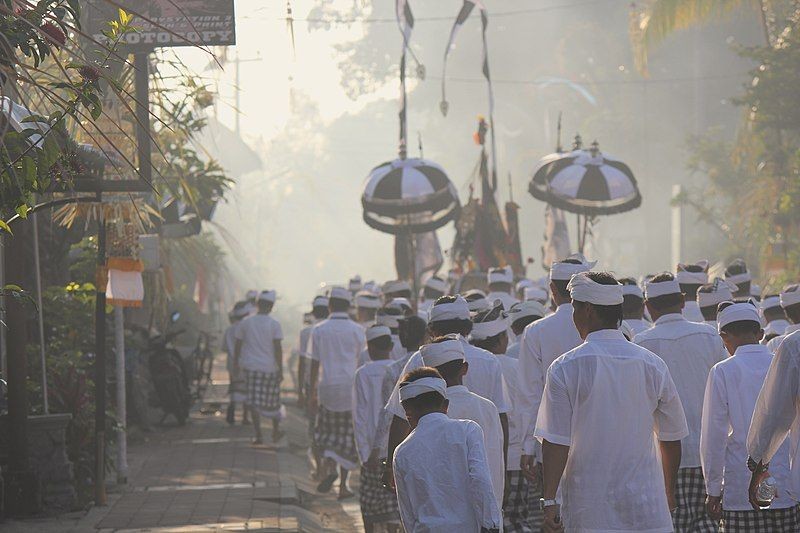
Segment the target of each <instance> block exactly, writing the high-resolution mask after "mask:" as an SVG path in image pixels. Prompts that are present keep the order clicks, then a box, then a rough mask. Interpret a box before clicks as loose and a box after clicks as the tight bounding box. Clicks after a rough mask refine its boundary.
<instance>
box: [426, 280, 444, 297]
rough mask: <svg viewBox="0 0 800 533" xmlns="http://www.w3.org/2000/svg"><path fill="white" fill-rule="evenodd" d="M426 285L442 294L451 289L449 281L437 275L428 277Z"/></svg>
mask: <svg viewBox="0 0 800 533" xmlns="http://www.w3.org/2000/svg"><path fill="white" fill-rule="evenodd" d="M425 286H426V287H427V288H429V289H432V290H434V291H437V292H440V293H442V294H447V291H449V290H450V287H449V286H448V284H447V282H446V281H445V280H443V279H441V278H437V277H436V276H433V277H430V278H428V279H427V281H425Z"/></svg>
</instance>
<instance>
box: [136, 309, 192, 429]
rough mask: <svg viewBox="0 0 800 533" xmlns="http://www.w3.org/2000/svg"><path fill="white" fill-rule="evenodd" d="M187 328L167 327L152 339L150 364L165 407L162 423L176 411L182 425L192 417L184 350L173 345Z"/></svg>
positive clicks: (161, 402)
mask: <svg viewBox="0 0 800 533" xmlns="http://www.w3.org/2000/svg"><path fill="white" fill-rule="evenodd" d="M179 318H180V313H178V312H175V313H173V314H172V316H171V317H170V322H171V323H172V324H174V323H175V322H177V321H178V319H179ZM184 331H185V330H183V329H179V330H175V331H169V330H168V331H167V332H165V333H164V334H163V335H157V336H155V337H152V338H151V339H150V340H149V342H148V348H147V351H148V353H149V357H148V360H147V361H148V366H149V369H150V377H151V379H152V380H153V385H154V387H155V389H156V395H157V396H158V401H159V407H161V409H162V410H163V411H164V416H163V417H162V418H161V422H160V423H162V424H163V423H164V420H166V418H167V416H169V415H172V416H174V417H175V419H176V420H177V421H178V425H181V426H182V425H184V424H185V423H186V419H187V418H189V408H190V407H191V404H192V395H191V391H190V383H189V382H190V380H189V374H188V373H187V372H186V367H185V365H184V362H183V358H182V357H181V354H180V353H179V352H178V350H176V349H175V348H174V347H173V346H172V341H173V340H174V339H175V338H176V337H178V335H180V334H181V333H183V332H184Z"/></svg>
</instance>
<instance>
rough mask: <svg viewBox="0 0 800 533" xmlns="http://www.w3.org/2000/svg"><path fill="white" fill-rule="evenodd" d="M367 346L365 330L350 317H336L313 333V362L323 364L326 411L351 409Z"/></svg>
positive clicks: (322, 398)
mask: <svg viewBox="0 0 800 533" xmlns="http://www.w3.org/2000/svg"><path fill="white" fill-rule="evenodd" d="M365 343H366V337H365V336H364V328H362V327H361V326H359V325H358V324H356V323H355V322H353V321H352V320H350V317H349V316H347V313H332V314H331V316H330V317H328V319H327V320H323V321H322V322H320V323H319V324H317V325H316V326H314V329H313V330H311V359H313V360H315V361H319V384H316V386H317V392H318V394H319V403H320V404H321V405H322V406H323V407H324V408H325V409H327V410H329V411H336V412H343V411H349V410H350V409H351V403H352V394H353V393H352V390H353V382H354V380H355V375H356V367H357V364H358V355H359V352H360V351H361V349H362V348H363V346H364V344H365ZM311 386H312V387H313V386H315V384H314V383H312V384H311Z"/></svg>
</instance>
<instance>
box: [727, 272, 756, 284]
mask: <svg viewBox="0 0 800 533" xmlns="http://www.w3.org/2000/svg"><path fill="white" fill-rule="evenodd" d="M752 279H753V276H751V275H750V272H742V273H741V274H732V275H727V274H726V275H725V281H730V282H731V283H735V284H736V285H739V284H740V283H746V282H748V281H751V280H752Z"/></svg>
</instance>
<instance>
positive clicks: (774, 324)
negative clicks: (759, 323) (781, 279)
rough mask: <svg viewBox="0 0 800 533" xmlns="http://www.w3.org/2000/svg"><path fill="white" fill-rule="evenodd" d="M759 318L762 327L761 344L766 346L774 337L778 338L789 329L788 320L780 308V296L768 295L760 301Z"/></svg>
mask: <svg viewBox="0 0 800 533" xmlns="http://www.w3.org/2000/svg"><path fill="white" fill-rule="evenodd" d="M761 318H762V319H763V321H764V323H765V324H766V326H764V339H763V340H762V341H761V342H762V344H767V343H768V342H769V341H771V340H772V339H774V338H775V337H779V336H780V335H783V334H784V333H785V332H786V328H787V327H789V320H788V319H787V318H786V313H785V312H784V310H783V307H781V296H780V294H768V295H766V296H765V297H764V298H763V299H762V300H761Z"/></svg>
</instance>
